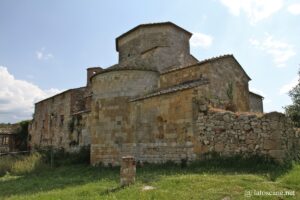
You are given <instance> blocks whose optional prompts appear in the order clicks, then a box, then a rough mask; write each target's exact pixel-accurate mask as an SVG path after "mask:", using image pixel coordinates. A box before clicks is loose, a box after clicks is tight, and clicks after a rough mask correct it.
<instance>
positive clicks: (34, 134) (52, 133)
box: [29, 90, 71, 148]
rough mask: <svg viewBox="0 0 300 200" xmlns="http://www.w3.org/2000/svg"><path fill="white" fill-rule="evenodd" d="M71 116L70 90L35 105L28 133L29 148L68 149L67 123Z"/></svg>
mask: <svg viewBox="0 0 300 200" xmlns="http://www.w3.org/2000/svg"><path fill="white" fill-rule="evenodd" d="M70 116H71V90H69V91H66V92H63V93H61V94H59V95H56V96H54V97H52V98H48V99H46V100H43V101H41V102H39V103H37V104H35V114H34V117H33V120H32V123H31V127H30V130H29V133H30V135H31V141H29V142H30V146H31V147H32V148H34V147H45V146H50V145H54V144H55V145H57V146H58V147H64V148H66V147H68V141H69V138H68V135H67V134H66V133H67V132H69V131H68V126H67V124H68V123H67V122H68V121H69V120H70Z"/></svg>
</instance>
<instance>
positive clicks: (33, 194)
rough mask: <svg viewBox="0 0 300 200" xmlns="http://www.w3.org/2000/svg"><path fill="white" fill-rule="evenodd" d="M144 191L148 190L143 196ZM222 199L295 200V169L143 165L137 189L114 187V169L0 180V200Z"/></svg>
mask: <svg viewBox="0 0 300 200" xmlns="http://www.w3.org/2000/svg"><path fill="white" fill-rule="evenodd" d="M0 162H1V159H0ZM221 164H222V165H221ZM0 165H1V164H0ZM17 174H19V175H17ZM146 186H152V188H151V189H150V190H147V189H146V188H147V187H146ZM148 188H149V187H148ZM247 191H250V192H251V193H252V196H251V197H246V196H245V192H247ZM254 191H257V192H258V191H264V192H280V191H294V192H295V196H267V195H264V196H255V195H253V192H254ZM226 198H227V199H300V165H299V164H293V166H291V167H285V168H283V167H277V166H274V165H261V166H259V165H255V166H254V165H253V166H249V165H248V166H247V164H242V165H234V164H233V162H227V163H218V162H208V163H201V162H199V163H193V164H192V165H190V166H188V167H185V168H182V167H180V166H178V165H174V164H172V163H169V164H165V165H145V166H144V167H143V168H138V169H137V177H136V184H134V185H131V186H129V187H125V188H121V187H119V169H118V168H103V167H90V166H88V165H65V166H59V167H55V168H50V167H49V166H47V165H42V166H41V167H39V168H37V169H33V170H32V171H31V172H28V170H27V171H26V172H16V173H13V172H11V173H6V174H4V175H0V199H1V200H2V199H30V200H31V199H37V200H41V199H51V200H58V199H62V200H64V199H70V200H74V199H130V200H131V199H176V200H177V199H184V200H185V199H217V200H221V199H226Z"/></svg>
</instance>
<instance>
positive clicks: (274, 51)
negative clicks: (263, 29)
mask: <svg viewBox="0 0 300 200" xmlns="http://www.w3.org/2000/svg"><path fill="white" fill-rule="evenodd" d="M249 42H250V43H251V44H252V45H253V46H255V47H257V48H259V49H261V50H263V51H265V52H266V53H267V54H270V55H271V56H272V57H273V62H274V63H275V64H276V66H277V67H285V66H286V65H285V62H287V61H288V60H289V59H290V58H291V57H293V56H295V55H296V52H295V50H294V47H293V46H292V45H290V44H288V43H286V42H283V41H280V40H276V39H274V38H273V36H271V35H269V34H267V36H266V38H265V39H263V40H261V41H259V40H257V39H250V40H249Z"/></svg>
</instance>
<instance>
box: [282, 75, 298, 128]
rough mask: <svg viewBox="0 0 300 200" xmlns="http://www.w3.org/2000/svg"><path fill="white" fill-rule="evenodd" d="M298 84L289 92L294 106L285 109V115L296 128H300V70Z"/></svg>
mask: <svg viewBox="0 0 300 200" xmlns="http://www.w3.org/2000/svg"><path fill="white" fill-rule="evenodd" d="M298 75H299V79H298V84H297V85H296V86H295V87H294V88H293V89H292V90H291V91H289V96H290V97H291V99H292V102H293V103H292V105H289V106H286V107H285V113H286V115H287V116H288V117H290V118H291V120H292V121H293V122H294V124H295V126H296V127H298V128H300V69H299V72H298Z"/></svg>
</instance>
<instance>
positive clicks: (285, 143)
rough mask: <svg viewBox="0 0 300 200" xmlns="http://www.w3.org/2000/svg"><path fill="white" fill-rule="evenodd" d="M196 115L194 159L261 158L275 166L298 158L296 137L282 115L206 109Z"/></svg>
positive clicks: (198, 111)
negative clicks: (210, 156)
mask: <svg viewBox="0 0 300 200" xmlns="http://www.w3.org/2000/svg"><path fill="white" fill-rule="evenodd" d="M196 112H197V113H196V115H195V118H196V119H195V124H194V138H195V141H194V152H195V153H196V155H197V158H198V159H201V158H202V156H203V155H205V154H206V153H209V152H217V153H219V154H221V155H224V156H232V155H235V154H242V155H265V156H269V157H272V158H274V159H275V160H277V161H278V162H283V161H284V160H290V159H296V158H297V157H298V156H299V135H297V134H296V133H295V131H294V130H293V128H292V124H291V122H290V121H289V120H288V119H287V118H286V117H285V115H284V114H282V113H278V112H272V113H267V114H261V115H255V114H253V113H252V114H251V113H240V114H239V113H233V112H229V111H224V110H216V109H209V108H208V107H207V106H206V105H200V106H199V107H198V110H197V111H196Z"/></svg>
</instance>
